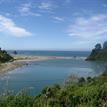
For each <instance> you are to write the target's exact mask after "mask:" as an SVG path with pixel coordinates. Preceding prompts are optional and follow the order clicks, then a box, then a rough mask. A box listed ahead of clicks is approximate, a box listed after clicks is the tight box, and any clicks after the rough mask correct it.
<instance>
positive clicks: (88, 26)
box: [67, 14, 107, 42]
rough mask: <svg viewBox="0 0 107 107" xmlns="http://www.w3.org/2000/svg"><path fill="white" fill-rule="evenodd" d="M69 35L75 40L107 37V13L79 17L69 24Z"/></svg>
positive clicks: (98, 39)
mask: <svg viewBox="0 0 107 107" xmlns="http://www.w3.org/2000/svg"><path fill="white" fill-rule="evenodd" d="M67 32H68V35H69V36H71V37H72V38H73V39H74V41H80V42H86V41H87V42H88V41H90V42H93V41H102V40H105V39H107V15H101V14H100V15H96V16H91V17H77V18H76V19H75V20H74V22H73V23H72V24H71V25H70V26H69V28H68V30H67Z"/></svg>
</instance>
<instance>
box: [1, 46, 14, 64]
mask: <svg viewBox="0 0 107 107" xmlns="http://www.w3.org/2000/svg"><path fill="white" fill-rule="evenodd" d="M12 60H13V57H12V56H10V55H9V54H8V53H7V52H6V51H5V50H1V48H0V63H4V62H8V61H12Z"/></svg>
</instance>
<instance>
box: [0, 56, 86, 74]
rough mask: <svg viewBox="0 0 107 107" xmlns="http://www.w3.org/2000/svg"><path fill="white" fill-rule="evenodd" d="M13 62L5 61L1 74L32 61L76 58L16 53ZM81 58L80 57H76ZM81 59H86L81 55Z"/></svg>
mask: <svg viewBox="0 0 107 107" xmlns="http://www.w3.org/2000/svg"><path fill="white" fill-rule="evenodd" d="M13 57H14V59H15V60H14V61H13V62H8V63H3V64H1V65H0V75H1V74H4V73H7V72H9V71H12V70H14V69H16V68H20V67H23V66H27V65H28V64H29V62H31V61H44V60H54V59H74V58H75V57H56V56H22V55H20V56H18V55H15V56H13ZM75 59H77V60H78V59H80V58H78V57H77V58H75ZM81 59H83V60H84V59H85V58H84V57H81Z"/></svg>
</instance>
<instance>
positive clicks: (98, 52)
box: [86, 41, 107, 61]
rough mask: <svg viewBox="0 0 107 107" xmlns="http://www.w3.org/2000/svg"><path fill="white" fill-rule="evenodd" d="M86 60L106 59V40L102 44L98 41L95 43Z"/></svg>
mask: <svg viewBox="0 0 107 107" xmlns="http://www.w3.org/2000/svg"><path fill="white" fill-rule="evenodd" d="M86 60H98V61H107V41H106V42H104V44H103V46H101V44H100V43H98V44H96V45H95V48H94V49H93V50H92V52H91V54H90V56H89V57H88V58H87V59H86Z"/></svg>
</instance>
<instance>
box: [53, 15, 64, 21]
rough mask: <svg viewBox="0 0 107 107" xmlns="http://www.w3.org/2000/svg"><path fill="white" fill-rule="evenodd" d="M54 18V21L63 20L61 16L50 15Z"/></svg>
mask: <svg viewBox="0 0 107 107" xmlns="http://www.w3.org/2000/svg"><path fill="white" fill-rule="evenodd" d="M52 18H53V19H54V20H56V21H60V22H62V21H64V18H63V17H57V16H54V17H52Z"/></svg>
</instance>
